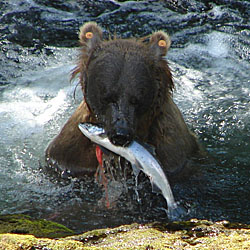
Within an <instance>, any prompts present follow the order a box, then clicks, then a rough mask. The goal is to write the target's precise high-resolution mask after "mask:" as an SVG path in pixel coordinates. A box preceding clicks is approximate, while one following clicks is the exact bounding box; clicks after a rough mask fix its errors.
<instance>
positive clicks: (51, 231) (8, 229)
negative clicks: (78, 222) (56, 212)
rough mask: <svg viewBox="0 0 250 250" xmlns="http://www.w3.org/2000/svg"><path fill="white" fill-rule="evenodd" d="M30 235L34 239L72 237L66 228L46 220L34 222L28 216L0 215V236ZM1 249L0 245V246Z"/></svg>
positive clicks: (71, 232)
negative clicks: (6, 234)
mask: <svg viewBox="0 0 250 250" xmlns="http://www.w3.org/2000/svg"><path fill="white" fill-rule="evenodd" d="M5 233H14V234H32V235H34V236H35V237H48V238H57V237H65V236H69V235H72V234H73V233H74V232H73V231H72V230H70V229H68V228H67V227H65V226H63V225H61V224H57V223H55V222H51V221H47V220H41V219H40V220H36V219H33V218H31V217H30V216H28V215H23V214H12V215H0V234H5ZM0 249H1V244H0Z"/></svg>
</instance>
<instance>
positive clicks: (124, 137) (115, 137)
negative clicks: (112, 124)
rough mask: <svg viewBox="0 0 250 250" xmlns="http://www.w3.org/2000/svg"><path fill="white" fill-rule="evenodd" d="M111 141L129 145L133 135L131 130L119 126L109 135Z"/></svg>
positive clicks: (117, 144) (119, 144) (116, 143)
mask: <svg viewBox="0 0 250 250" xmlns="http://www.w3.org/2000/svg"><path fill="white" fill-rule="evenodd" d="M109 138H110V141H111V142H112V143H113V144H114V145H116V146H128V144H130V143H131V141H132V139H133V136H132V133H131V131H129V130H128V129H124V128H118V129H116V131H115V132H113V133H111V135H110V136H109Z"/></svg>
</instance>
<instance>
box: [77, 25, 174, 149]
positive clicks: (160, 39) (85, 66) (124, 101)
mask: <svg viewBox="0 0 250 250" xmlns="http://www.w3.org/2000/svg"><path fill="white" fill-rule="evenodd" d="M79 38H80V43H81V55H80V60H79V64H78V66H77V67H76V68H75V70H74V72H73V77H74V76H75V75H77V74H78V73H79V74H80V83H81V86H82V90H83V93H84V98H85V101H86V103H87V104H88V107H89V109H90V111H91V113H92V114H93V115H94V116H95V117H96V120H97V122H98V123H100V124H101V125H102V126H103V127H104V128H105V130H106V132H107V135H108V137H109V139H110V141H111V142H112V143H113V144H115V145H119V146H125V145H128V144H129V143H130V142H131V141H132V140H133V139H134V138H136V137H137V138H139V139H140V140H142V141H145V140H147V136H148V132H147V131H148V129H149V127H150V125H151V123H152V121H153V120H154V117H156V116H157V114H159V113H160V112H161V107H162V105H163V103H164V100H165V99H166V98H168V96H169V95H171V91H172V89H173V87H174V85H173V81H172V76H171V73H170V70H169V67H168V64H167V62H166V60H165V56H166V53H167V51H168V48H169V46H170V39H169V37H168V35H167V34H166V33H164V32H162V31H158V32H155V33H153V34H152V35H150V36H147V37H144V38H141V39H134V38H132V39H118V38H114V39H109V40H103V38H102V30H101V28H100V27H99V26H98V25H97V24H96V23H92V22H91V23H87V24H85V25H83V26H82V28H81V30H80V34H79Z"/></svg>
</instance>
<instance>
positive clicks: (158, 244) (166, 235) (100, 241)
mask: <svg viewBox="0 0 250 250" xmlns="http://www.w3.org/2000/svg"><path fill="white" fill-rule="evenodd" d="M221 248H223V249H249V248H250V226H249V225H243V224H230V223H229V222H228V221H221V222H215V223H214V222H211V221H206V220H197V219H192V220H189V221H182V222H172V223H168V224H160V223H151V224H145V225H140V224H136V223H135V224H131V225H124V226H120V227H116V228H108V229H99V230H93V231H90V232H86V233H84V234H80V235H76V236H69V237H66V238H58V239H48V238H37V237H35V236H33V235H23V234H0V249H5V250H10V249H11V250H15V249H22V250H28V249H44V250H45V249H51V250H54V249H60V250H64V249H65V250H66V249H110V250H111V249H221Z"/></svg>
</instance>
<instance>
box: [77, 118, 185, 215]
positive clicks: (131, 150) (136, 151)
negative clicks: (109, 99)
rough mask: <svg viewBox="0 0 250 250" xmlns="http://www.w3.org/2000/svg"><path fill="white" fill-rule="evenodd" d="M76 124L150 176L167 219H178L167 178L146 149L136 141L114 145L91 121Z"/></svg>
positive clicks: (83, 131) (99, 143)
mask: <svg viewBox="0 0 250 250" xmlns="http://www.w3.org/2000/svg"><path fill="white" fill-rule="evenodd" d="M78 126H79V129H80V130H81V132H82V133H83V134H84V135H85V136H86V137H88V138H89V139H90V140H91V141H93V142H95V143H96V144H98V145H100V146H102V147H104V148H107V149H108V150H110V151H112V152H114V153H116V154H118V155H120V156H122V157H124V158H125V159H126V160H128V161H129V162H130V163H131V165H132V166H133V168H134V167H135V166H136V167H137V168H139V170H142V171H143V172H144V173H145V174H146V175H147V176H148V177H149V178H150V181H151V183H152V184H154V185H156V186H157V187H158V188H159V189H160V190H161V192H162V195H163V196H164V198H165V199H166V201H167V205H168V210H167V213H168V217H169V219H171V220H175V219H179V218H178V217H180V215H181V213H182V212H181V211H180V209H179V208H178V206H177V204H176V202H175V200H174V196H173V193H172V190H171V187H170V185H169V182H168V179H167V177H166V175H165V173H164V172H163V170H162V168H161V166H160V164H159V162H158V161H157V160H156V159H155V158H154V157H153V155H152V154H151V153H150V152H149V151H148V150H147V149H145V148H144V147H143V146H142V145H141V144H139V143H138V142H136V141H132V142H131V143H130V144H129V145H128V146H127V147H122V146H115V145H113V144H112V143H111V142H110V140H109V139H108V137H107V135H106V133H105V130H104V129H103V128H101V127H99V126H96V125H94V124H91V123H80V124H79V125H78Z"/></svg>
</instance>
